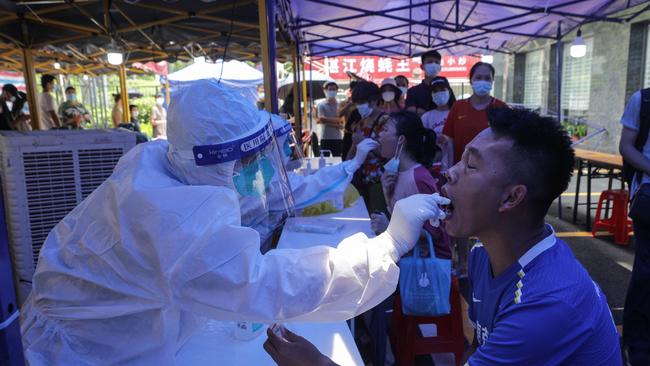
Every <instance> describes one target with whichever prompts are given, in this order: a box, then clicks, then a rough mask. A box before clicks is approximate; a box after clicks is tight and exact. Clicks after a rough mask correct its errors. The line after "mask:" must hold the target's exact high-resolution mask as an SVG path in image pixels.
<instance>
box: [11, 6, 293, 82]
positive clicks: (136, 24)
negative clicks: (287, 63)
mask: <svg viewBox="0 0 650 366" xmlns="http://www.w3.org/2000/svg"><path fill="white" fill-rule="evenodd" d="M286 1H288V0H276V3H277V4H278V6H280V5H282V6H284V4H285V2H286ZM286 7H288V5H287V6H286ZM276 37H277V39H278V48H279V50H278V55H279V56H281V57H282V58H286V57H287V56H286V55H289V54H290V52H288V51H287V47H288V46H287V43H286V42H284V43H283V41H284V40H288V39H289V37H288V36H287V34H286V33H284V32H283V31H282V28H280V29H279V30H278V33H277V36H276ZM226 44H227V45H228V46H227V55H226V58H236V59H239V60H259V59H260V54H261V49H260V47H261V46H260V26H259V16H258V4H257V1H256V0H233V1H214V0H182V1H181V0H165V1H152V0H75V1H71V0H32V1H10V0H0V69H5V70H15V71H20V70H21V62H22V59H21V51H20V48H29V49H33V50H34V51H35V52H34V56H35V58H36V60H35V61H36V62H35V67H36V70H37V72H52V73H58V72H64V73H67V74H70V73H90V74H95V73H105V72H115V71H116V70H117V68H116V67H114V66H112V65H109V64H108V63H107V62H106V53H107V51H108V50H109V48H116V49H118V50H120V51H121V52H123V53H124V55H125V62H127V63H128V64H131V63H138V62H141V63H146V62H150V61H154V62H158V61H163V60H164V61H169V62H174V61H176V60H183V61H190V60H192V58H193V57H199V56H204V57H206V58H209V59H213V60H216V59H218V58H223V57H224V56H223V54H224V48H225V46H226ZM54 61H58V62H59V63H60V64H61V66H62V69H61V70H54V69H53V68H52V64H53V62H54Z"/></svg>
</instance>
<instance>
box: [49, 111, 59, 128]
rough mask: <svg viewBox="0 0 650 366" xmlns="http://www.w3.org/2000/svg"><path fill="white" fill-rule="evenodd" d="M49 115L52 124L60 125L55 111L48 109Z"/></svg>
mask: <svg viewBox="0 0 650 366" xmlns="http://www.w3.org/2000/svg"><path fill="white" fill-rule="evenodd" d="M48 113H50V116H51V117H52V120H53V121H54V124H55V125H56V127H61V120H59V116H58V115H57V114H56V111H49V112H48Z"/></svg>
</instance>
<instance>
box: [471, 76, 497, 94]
mask: <svg viewBox="0 0 650 366" xmlns="http://www.w3.org/2000/svg"><path fill="white" fill-rule="evenodd" d="M472 89H473V90H474V93H476V95H478V96H480V97H482V96H485V95H488V94H490V91H491V90H492V82H491V81H486V80H477V81H473V82H472Z"/></svg>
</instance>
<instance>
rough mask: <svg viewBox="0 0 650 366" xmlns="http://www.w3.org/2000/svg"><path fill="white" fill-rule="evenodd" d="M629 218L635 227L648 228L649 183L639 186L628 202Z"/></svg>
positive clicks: (649, 215) (649, 217)
mask: <svg viewBox="0 0 650 366" xmlns="http://www.w3.org/2000/svg"><path fill="white" fill-rule="evenodd" d="M629 216H630V218H631V219H632V221H633V222H634V225H635V226H643V227H650V183H645V184H640V185H639V188H638V189H637V190H636V193H634V197H633V198H632V202H630V213H629Z"/></svg>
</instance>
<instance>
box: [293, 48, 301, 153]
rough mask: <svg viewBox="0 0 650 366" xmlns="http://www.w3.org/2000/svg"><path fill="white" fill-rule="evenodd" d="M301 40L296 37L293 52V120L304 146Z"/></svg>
mask: <svg viewBox="0 0 650 366" xmlns="http://www.w3.org/2000/svg"><path fill="white" fill-rule="evenodd" d="M299 60H300V40H298V38H297V37H296V47H295V48H294V50H293V85H292V86H291V88H292V92H291V93H292V94H293V120H294V126H293V127H294V129H295V131H296V138H297V139H298V143H300V144H302V113H300V61H299Z"/></svg>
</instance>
